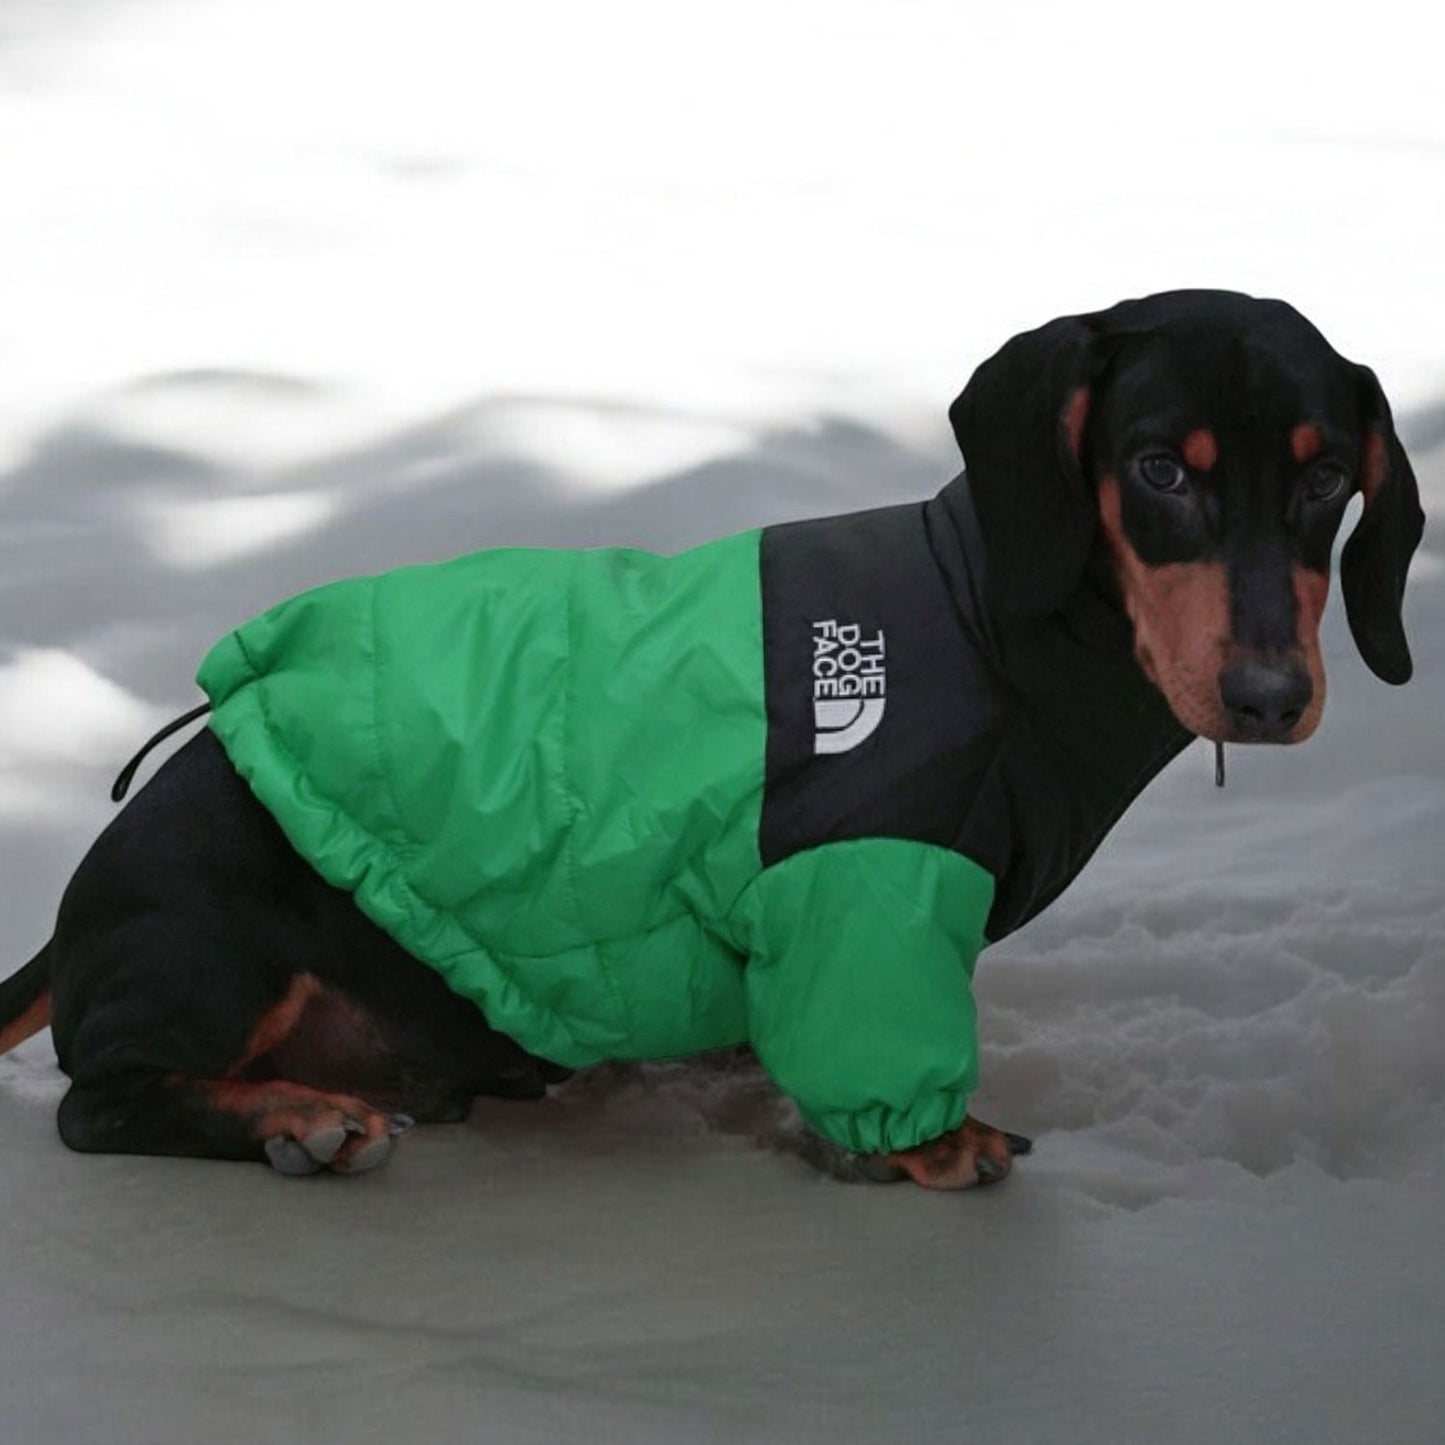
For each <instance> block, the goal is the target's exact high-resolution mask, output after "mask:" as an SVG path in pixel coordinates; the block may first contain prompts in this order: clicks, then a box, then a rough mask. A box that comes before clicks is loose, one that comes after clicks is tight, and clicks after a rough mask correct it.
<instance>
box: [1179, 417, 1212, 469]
mask: <svg viewBox="0 0 1445 1445" xmlns="http://www.w3.org/2000/svg"><path fill="white" fill-rule="evenodd" d="M1180 450H1181V452H1182V454H1183V456H1184V460H1185V461H1186V462H1188V463H1189V465H1190V466H1191V467H1193V468H1194V470H1195V471H1196V472H1207V471H1208V470H1209V469H1210V468H1211V467H1212V466H1213V465H1214V464H1215V462H1217V461H1218V460H1219V443H1218V442H1216V441H1215V440H1214V433H1213V432H1212V431H1210V430H1209V428H1208V427H1197V428H1196V429H1195V430H1194V431H1192V432H1190V433H1189V435H1188V436H1187V437H1185V438H1184V445H1183V447H1182V448H1181V449H1180Z"/></svg>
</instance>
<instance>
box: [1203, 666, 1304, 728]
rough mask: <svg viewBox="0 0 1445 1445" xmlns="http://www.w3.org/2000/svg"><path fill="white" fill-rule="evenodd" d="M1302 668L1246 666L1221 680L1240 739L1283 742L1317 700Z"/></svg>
mask: <svg viewBox="0 0 1445 1445" xmlns="http://www.w3.org/2000/svg"><path fill="white" fill-rule="evenodd" d="M1314 692H1315V689H1314V684H1313V683H1312V682H1311V681H1310V675H1309V673H1308V672H1306V671H1305V670H1304V668H1302V667H1290V666H1278V665H1272V664H1270V663H1264V662H1242V663H1239V664H1237V665H1236V666H1234V667H1227V668H1225V670H1224V671H1223V672H1222V673H1221V674H1220V676H1219V696H1220V699H1221V701H1222V702H1223V703H1224V707H1225V711H1226V712H1228V714H1229V719H1230V721H1231V722H1232V723H1233V724H1234V726H1235V729H1236V730H1237V732H1238V734H1239V737H1240V738H1241V739H1243V740H1244V741H1246V742H1261V743H1277V742H1282V741H1283V740H1284V739H1285V738H1286V737H1288V736H1289V734H1290V733H1291V732H1292V731H1293V729H1294V726H1295V724H1296V723H1298V722H1299V720H1300V718H1301V717H1302V716H1303V715H1304V710H1305V709H1306V708H1307V707H1308V706H1309V704H1310V699H1311V698H1312V697H1313V696H1314Z"/></svg>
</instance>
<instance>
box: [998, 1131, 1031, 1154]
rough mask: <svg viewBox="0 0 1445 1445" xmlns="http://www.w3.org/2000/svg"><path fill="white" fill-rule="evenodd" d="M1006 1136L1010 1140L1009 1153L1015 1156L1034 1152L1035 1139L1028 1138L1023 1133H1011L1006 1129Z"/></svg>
mask: <svg viewBox="0 0 1445 1445" xmlns="http://www.w3.org/2000/svg"><path fill="white" fill-rule="evenodd" d="M1004 1138H1005V1139H1007V1140H1008V1147H1009V1153H1011V1154H1013V1155H1015V1156H1017V1155H1019V1154H1032V1153H1033V1152H1034V1141H1033V1140H1032V1139H1026V1138H1025V1137H1024V1136H1023V1135H1022V1134H1010V1133H1008V1132H1007V1131H1005V1133H1004Z"/></svg>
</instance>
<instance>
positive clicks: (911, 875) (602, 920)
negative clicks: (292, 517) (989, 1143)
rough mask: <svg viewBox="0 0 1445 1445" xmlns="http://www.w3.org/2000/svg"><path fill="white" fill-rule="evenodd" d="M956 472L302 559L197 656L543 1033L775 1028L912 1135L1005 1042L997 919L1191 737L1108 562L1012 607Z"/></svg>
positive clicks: (239, 719)
mask: <svg viewBox="0 0 1445 1445" xmlns="http://www.w3.org/2000/svg"><path fill="white" fill-rule="evenodd" d="M987 562H988V559H987V555H986V550H985V547H984V543H983V538H982V537H981V535H980V533H979V529H978V525H977V521H976V518H975V515H974V512H973V508H972V505H971V502H970V498H969V495H968V489H967V482H966V480H965V479H964V478H959V479H958V480H956V481H955V482H953V483H951V484H950V485H949V486H948V487H946V488H945V489H944V490H943V492H942V493H940V494H939V495H938V496H937V497H935V498H933V499H931V500H930V501H927V502H922V503H917V504H912V505H905V506H895V507H887V508H882V509H878V510H874V511H869V512H863V513H858V514H854V515H851V516H844V517H833V518H825V519H822V520H817V521H805V522H797V523H791V524H788V525H784V526H776V527H769V528H765V529H763V530H761V531H753V532H747V533H744V534H741V535H739V536H734V537H729V538H726V539H724V540H722V541H719V542H714V543H710V544H708V545H705V546H701V547H698V548H695V549H693V550H690V551H686V552H683V553H680V554H678V555H676V556H669V557H664V556H657V555H653V554H650V553H646V552H640V551H631V550H619V549H603V550H597V551H575V552H564V551H550V550H527V549H511V548H508V549H497V550H490V551H483V552H477V553H474V554H472V555H469V556H464V557H460V558H458V559H456V560H454V561H451V562H445V563H441V564H437V565H431V566H420V567H407V568H402V569H400V570H397V571H393V572H388V573H385V574H383V575H381V576H377V577H370V578H362V579H355V580H349V581H342V582H336V583H333V584H330V585H327V586H323V587H320V588H317V589H316V590H314V591H311V592H307V593H305V594H303V595H302V596H300V597H297V598H295V599H293V600H291V601H289V602H285V603H283V604H281V605H280V606H278V607H276V608H274V609H272V610H271V611H268V612H266V613H264V614H263V615H261V616H260V617H257V618H256V619H254V620H253V621H251V622H248V623H246V624H245V625H244V626H242V627H240V628H239V629H238V630H237V631H235V632H233V633H231V634H230V635H229V636H227V637H225V638H224V639H222V640H221V641H220V642H219V643H218V644H217V645H216V646H215V647H214V648H213V649H212V650H211V652H210V653H209V655H208V656H207V657H206V658H205V660H204V662H203V664H202V666H201V669H200V674H199V682H200V684H201V686H202V688H203V689H204V691H205V692H206V693H207V695H208V696H209V697H210V699H211V702H212V704H213V714H212V718H211V726H212V727H213V728H214V730H215V732H216V733H217V735H218V736H219V737H220V739H221V741H222V743H223V744H224V746H225V748H226V750H227V753H228V755H229V757H230V759H231V761H232V763H233V764H234V765H235V767H236V768H237V770H238V771H239V772H240V773H241V774H242V776H244V777H245V778H246V779H247V781H248V782H249V784H250V786H251V788H252V790H253V791H254V792H255V794H256V796H257V797H258V798H259V799H260V801H261V802H262V803H263V804H264V805H265V806H266V808H267V809H269V811H270V812H271V813H272V814H273V815H274V816H275V818H276V819H277V821H278V822H279V824H280V825H281V827H282V828H283V829H284V831H285V833H286V835H287V837H288V838H289V839H290V841H291V843H292V844H293V845H294V846H295V847H296V848H297V850H298V851H299V852H300V853H301V854H302V855H303V856H304V857H305V858H306V859H308V860H309V861H310V863H311V864H312V865H313V866H314V867H315V868H316V869H317V870H318V871H319V872H320V873H321V875H322V876H323V877H324V878H326V879H327V881H328V882H330V883H332V884H334V885H335V886H337V887H339V888H343V889H346V890H348V891H349V892H351V893H352V894H353V895H354V897H355V900H356V903H357V904H358V906H359V907H360V908H361V909H362V910H363V911H364V912H365V913H366V914H367V916H368V917H370V918H371V919H372V920H373V921H374V922H375V923H377V924H378V925H379V926H380V927H382V928H383V929H385V930H386V931H387V932H388V933H389V934H391V936H392V937H393V938H395V939H396V941H397V942H398V943H400V944H401V945H402V946H403V947H404V948H406V949H407V950H408V951H409V952H411V953H412V954H414V955H415V956H416V957H417V958H419V959H421V960H423V961H424V962H426V963H427V964H429V965H430V966H431V967H433V968H435V969H437V970H438V971H439V972H440V973H441V974H442V975H443V977H444V978H445V979H446V981H447V983H448V984H449V985H450V986H451V988H453V989H454V990H455V991H457V992H458V993H460V994H462V995H464V996H465V997H467V998H469V999H471V1000H473V1001H474V1002H475V1003H476V1004H477V1005H478V1007H480V1008H481V1009H482V1010H483V1011H484V1013H485V1014H486V1017H487V1019H488V1021H489V1022H490V1023H491V1024H492V1026H493V1027H495V1028H497V1029H500V1030H502V1031H504V1032H505V1033H507V1034H509V1035H511V1036H512V1037H513V1038H515V1039H516V1040H517V1042H518V1043H520V1044H521V1045H522V1046H523V1047H524V1048H525V1049H527V1050H528V1051H530V1052H532V1053H534V1054H536V1055H538V1056H539V1057H541V1058H544V1059H550V1060H552V1061H554V1062H556V1063H559V1064H563V1065H567V1066H570V1067H583V1066H586V1065H589V1064H594V1063H597V1062H600V1061H602V1060H606V1059H641V1058H659V1057H666V1056H675V1055H683V1054H689V1053H695V1052H698V1051H701V1050H705V1049H712V1048H718V1047H721V1046H724V1045H731V1044H736V1043H741V1042H747V1043H749V1044H751V1045H752V1047H753V1048H754V1050H755V1051H756V1053H757V1055H758V1057H759V1058H760V1059H761V1061H762V1063H763V1065H764V1066H765V1067H766V1068H767V1070H768V1071H769V1073H770V1074H771V1075H772V1076H773V1077H774V1079H775V1080H776V1081H777V1083H778V1084H779V1085H780V1086H781V1087H782V1088H783V1089H784V1090H785V1091H786V1092H787V1093H788V1094H790V1095H791V1096H792V1097H793V1098H794V1099H795V1101H796V1102H797V1104H798V1105H799V1107H800V1109H801V1110H802V1113H803V1115H804V1117H805V1118H806V1119H807V1120H808V1122H809V1123H810V1124H811V1125H812V1126H813V1127H814V1128H815V1129H817V1130H818V1131H819V1132H820V1133H822V1134H823V1135H825V1136H826V1137H827V1138H829V1139H831V1140H833V1141H834V1142H836V1143H838V1144H841V1145H843V1146H844V1147H846V1148H849V1149H853V1150H858V1151H860V1152H865V1153H882V1152H887V1151H891V1150H895V1149H904V1148H909V1147H912V1146H914V1145H917V1144H920V1143H922V1142H924V1141H926V1140H928V1139H932V1138H934V1137H936V1136H938V1135H940V1134H942V1133H945V1132H946V1131H948V1130H950V1129H953V1128H955V1127H957V1126H958V1125H959V1124H960V1123H961V1122H962V1120H963V1117H964V1114H965V1112H966V1108H967V1102H968V1097H969V1094H970V1093H971V1091H972V1090H973V1088H974V1086H975V1082H976V1077H977V1064H978V1047H977V1042H976V1034H975V1023H974V1004H973V999H972V992H971V980H972V974H973V968H974V962H975V959H976V957H977V955H978V952H979V950H980V948H981V947H982V946H983V945H984V944H985V943H986V942H988V941H996V940H997V939H999V938H1001V937H1002V936H1003V935H1004V934H1006V933H1008V932H1009V931H1010V930H1011V929H1013V928H1015V927H1017V926H1018V925H1019V924H1020V923H1022V922H1024V921H1025V920H1026V919H1027V918H1029V917H1031V916H1032V915H1033V914H1034V913H1036V912H1037V911H1038V910H1039V908H1041V907H1042V906H1043V905H1044V904H1045V903H1047V902H1048V901H1049V899H1051V898H1052V897H1053V896H1054V895H1055V894H1056V893H1057V892H1058V891H1059V890H1060V889H1061V888H1062V887H1063V886H1064V885H1065V884H1066V883H1067V882H1068V881H1069V879H1070V878H1072V877H1073V875H1074V873H1075V872H1076V871H1077V870H1078V869H1079V867H1081V866H1082V864H1083V862H1084V860H1085V859H1086V858H1087V857H1088V855H1089V854H1090V853H1091V852H1092V851H1093V850H1094V848H1095V847H1096V846H1097V845H1098V843H1099V841H1100V839H1101V838H1102V837H1103V835H1104V833H1105V832H1106V831H1107V830H1108V828H1109V827H1110V826H1111V825H1112V823H1113V822H1114V821H1115V819H1116V818H1117V817H1118V816H1119V815H1120V813H1121V812H1122V811H1123V810H1124V808H1125V807H1126V806H1127V804H1128V803H1129V802H1130V800H1131V799H1132V798H1133V797H1134V796H1135V795H1136V794H1137V793H1138V791H1139V790H1140V789H1141V788H1142V787H1143V786H1144V784H1145V783H1146V782H1147V781H1148V780H1149V778H1151V777H1152V776H1153V775H1154V774H1155V773H1156V772H1157V771H1158V770H1159V768H1161V767H1162V766H1163V765H1164V763H1165V762H1166V761H1167V760H1168V759H1169V758H1170V757H1171V756H1173V755H1174V753H1175V752H1177V751H1178V750H1179V748H1180V747H1182V746H1183V744H1184V742H1185V741H1186V740H1187V735H1186V734H1184V733H1183V731H1182V730H1181V729H1180V727H1179V725H1178V724H1177V723H1176V722H1175V721H1174V719H1173V717H1172V716H1171V715H1170V713H1169V711H1168V709H1167V707H1166V706H1165V704H1164V702H1163V699H1162V698H1161V697H1160V695H1159V694H1158V693H1157V692H1156V691H1155V689H1154V688H1153V687H1152V686H1150V685H1149V684H1148V683H1147V681H1146V680H1145V679H1144V677H1143V675H1142V673H1141V672H1140V671H1139V669H1138V667H1137V666H1136V665H1135V663H1134V662H1133V660H1132V656H1131V652H1130V646H1129V638H1128V630H1127V625H1126V624H1125V623H1124V622H1123V620H1122V618H1121V617H1119V616H1118V614H1117V611H1116V610H1115V609H1113V608H1112V607H1110V606H1109V605H1108V604H1107V603H1106V602H1105V601H1104V600H1103V599H1102V598H1099V597H1096V596H1094V595H1093V594H1091V593H1090V592H1089V590H1088V588H1087V586H1081V588H1080V589H1079V595H1078V598H1077V599H1076V603H1075V604H1074V605H1072V606H1071V607H1069V608H1066V609H1064V611H1062V612H1060V613H1058V614H1055V615H1053V616H1051V617H1046V618H1035V619H1023V620H1013V621H1008V620H1004V619H999V618H996V617H993V616H991V615H990V613H989V609H988V607H987V606H986V605H985V603H984V601H983V598H984V596H985V593H984V588H983V581H984V578H985V577H986V573H987Z"/></svg>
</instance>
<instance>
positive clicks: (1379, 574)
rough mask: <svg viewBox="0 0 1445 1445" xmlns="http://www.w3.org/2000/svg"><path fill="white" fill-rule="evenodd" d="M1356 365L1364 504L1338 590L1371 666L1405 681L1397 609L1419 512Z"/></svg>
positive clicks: (1387, 427)
mask: <svg viewBox="0 0 1445 1445" xmlns="http://www.w3.org/2000/svg"><path fill="white" fill-rule="evenodd" d="M1355 369H1356V371H1357V373H1358V377H1359V386H1360V397H1361V411H1362V414H1363V417H1364V429H1363V430H1364V435H1363V437H1362V438H1361V442H1362V455H1361V464H1360V491H1361V492H1362V493H1363V495H1364V498H1365V509H1364V511H1363V512H1362V513H1361V514H1360V520H1359V521H1358V522H1357V523H1356V524H1355V530H1354V531H1353V532H1352V533H1351V534H1350V540H1349V541H1348V542H1346V543H1345V550H1344V552H1343V553H1342V554H1341V556H1340V588H1341V591H1342V592H1343V593H1344V597H1345V615H1346V616H1347V617H1348V618H1349V622H1350V632H1351V633H1352V634H1353V635H1354V639H1355V645H1356V646H1357V647H1358V648H1359V649H1360V656H1361V657H1363V658H1364V659H1365V662H1366V664H1367V665H1368V666H1369V669H1370V671H1371V672H1373V673H1374V674H1375V676H1376V677H1380V678H1383V679H1384V680H1385V681H1386V682H1394V683H1401V682H1409V680H1410V674H1411V672H1412V671H1413V667H1412V665H1411V662H1410V648H1409V645H1408V644H1407V643H1406V641H1405V627H1404V623H1403V622H1402V620H1401V617H1400V608H1401V604H1402V602H1403V600H1404V595H1405V574H1406V572H1407V571H1408V570H1409V567H1410V558H1411V557H1412V556H1413V555H1414V552H1415V548H1416V547H1417V546H1418V545H1419V542H1420V534H1421V533H1422V532H1423V531H1424V528H1425V514H1424V513H1423V512H1422V511H1421V509H1420V489H1419V486H1418V485H1417V484H1416V481H1415V473H1414V472H1413V471H1411V469H1410V461H1409V458H1408V457H1406V455H1405V449H1404V447H1402V446H1401V445H1400V439H1399V438H1398V437H1397V436H1396V435H1395V424H1394V421H1393V420H1392V418H1391V416H1390V404H1389V402H1388V401H1386V400H1385V393H1384V392H1383V391H1382V390H1381V389H1380V383H1379V382H1378V381H1377V380H1376V378H1375V373H1374V372H1373V371H1371V370H1370V368H1369V367H1368V366H1359V367H1356V368H1355Z"/></svg>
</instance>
